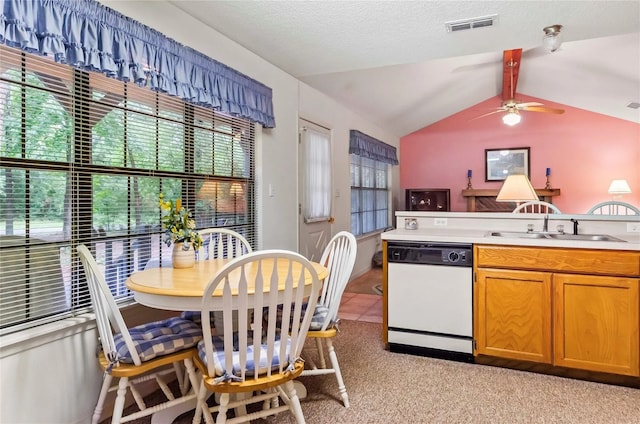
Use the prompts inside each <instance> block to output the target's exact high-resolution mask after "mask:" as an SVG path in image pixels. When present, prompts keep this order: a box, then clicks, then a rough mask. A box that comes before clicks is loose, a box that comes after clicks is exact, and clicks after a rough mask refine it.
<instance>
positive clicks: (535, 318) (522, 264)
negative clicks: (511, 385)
mask: <svg viewBox="0 0 640 424" xmlns="http://www.w3.org/2000/svg"><path fill="white" fill-rule="evenodd" d="M474 265H475V284H474V308H475V309H474V339H475V342H476V349H475V353H476V354H477V355H489V356H494V357H500V358H506V359H516V360H526V361H532V362H538V363H546V364H552V365H555V366H562V367H569V368H579V369H583V370H589V371H598V372H606V373H613V374H621V375H631V376H640V334H639V328H640V278H638V277H639V276H640V252H620V251H603V250H590V249H559V248H558V249H556V248H534V247H517V246H475V251H474ZM588 274H591V275H588Z"/></svg>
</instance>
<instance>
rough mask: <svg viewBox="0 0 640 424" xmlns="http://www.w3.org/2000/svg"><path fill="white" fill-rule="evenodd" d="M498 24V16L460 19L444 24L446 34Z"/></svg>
mask: <svg viewBox="0 0 640 424" xmlns="http://www.w3.org/2000/svg"><path fill="white" fill-rule="evenodd" d="M497 23H498V15H490V16H481V17H478V18H469V19H461V20H459V21H451V22H445V24H444V25H445V27H446V28H447V32H456V31H466V30H468V29H475V28H484V27H490V26H494V25H495V24H497Z"/></svg>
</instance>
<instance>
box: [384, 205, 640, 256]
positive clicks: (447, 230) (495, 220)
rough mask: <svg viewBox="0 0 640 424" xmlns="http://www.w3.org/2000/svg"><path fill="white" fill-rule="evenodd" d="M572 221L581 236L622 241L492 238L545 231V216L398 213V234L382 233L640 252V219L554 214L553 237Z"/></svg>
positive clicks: (411, 237)
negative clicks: (635, 229)
mask: <svg viewBox="0 0 640 424" xmlns="http://www.w3.org/2000/svg"><path fill="white" fill-rule="evenodd" d="M572 218H575V219H578V221H579V228H578V233H579V234H606V235H608V236H612V237H615V238H618V239H621V240H624V241H622V242H616V241H591V240H557V239H543V238H542V239H538V238H519V237H496V236H490V235H489V233H491V232H519V233H526V231H527V227H528V226H529V225H533V226H534V232H540V231H541V230H542V222H543V216H542V215H541V214H528V213H527V214H525V213H523V214H513V213H469V212H407V211H398V212H396V228H398V229H397V230H392V231H387V232H384V233H382V236H381V237H382V240H387V241H391V240H396V241H400V240H403V241H416V242H421V241H432V242H444V243H446V242H450V243H472V244H495V245H511V246H537V247H564V248H574V249H604V250H629V251H640V232H630V231H629V228H630V227H631V226H634V227H635V226H638V225H640V217H639V216H624V217H623V216H610V217H607V216H602V215H566V214H550V215H549V223H548V229H549V231H548V232H549V233H554V232H557V231H556V229H557V227H558V225H562V226H563V227H564V231H565V233H567V234H571V233H572V230H573V227H572V222H571V221H570V220H571V219H572ZM406 220H415V226H416V227H417V228H416V229H414V230H408V229H405V221H406Z"/></svg>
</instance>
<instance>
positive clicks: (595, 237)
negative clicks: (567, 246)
mask: <svg viewBox="0 0 640 424" xmlns="http://www.w3.org/2000/svg"><path fill="white" fill-rule="evenodd" d="M546 236H547V237H549V238H552V239H557V240H580V241H582V240H584V241H625V240H621V239H619V238H616V237H612V236H609V235H606V234H546Z"/></svg>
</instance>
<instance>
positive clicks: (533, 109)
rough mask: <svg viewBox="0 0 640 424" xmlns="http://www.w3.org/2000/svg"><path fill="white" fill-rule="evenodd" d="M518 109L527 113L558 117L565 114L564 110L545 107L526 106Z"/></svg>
mask: <svg viewBox="0 0 640 424" xmlns="http://www.w3.org/2000/svg"><path fill="white" fill-rule="evenodd" d="M518 109H519V110H526V111H527V112H545V113H555V114H556V115H560V114H563V113H564V110H563V109H554V108H551V107H545V106H525V107H518Z"/></svg>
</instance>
